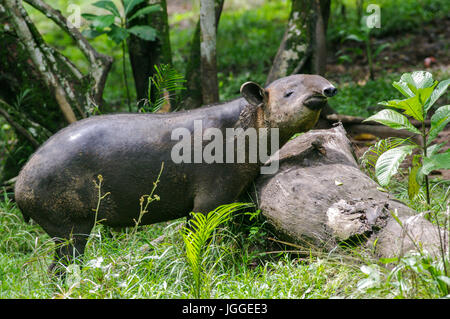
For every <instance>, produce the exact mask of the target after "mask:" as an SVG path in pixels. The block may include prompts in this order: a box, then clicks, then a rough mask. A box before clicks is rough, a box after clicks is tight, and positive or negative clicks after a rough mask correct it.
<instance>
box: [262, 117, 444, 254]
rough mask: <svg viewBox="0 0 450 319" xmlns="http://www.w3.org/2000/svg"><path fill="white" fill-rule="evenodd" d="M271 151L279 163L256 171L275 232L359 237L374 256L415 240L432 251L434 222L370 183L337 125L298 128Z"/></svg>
mask: <svg viewBox="0 0 450 319" xmlns="http://www.w3.org/2000/svg"><path fill="white" fill-rule="evenodd" d="M278 156H279V158H278V160H279V166H280V168H279V171H278V172H277V173H276V174H274V175H261V177H259V178H258V180H257V181H256V190H257V192H258V202H259V206H260V208H261V210H262V213H263V215H264V216H265V217H266V218H267V219H268V221H269V223H270V224H271V225H272V226H273V227H274V229H275V230H276V231H277V233H278V234H279V235H280V236H281V237H282V238H284V239H288V240H291V241H294V242H297V243H301V244H307V245H313V246H314V247H320V248H322V249H326V250H331V249H334V248H335V247H336V246H337V245H340V244H347V245H366V246H368V247H372V248H373V250H372V251H374V253H375V255H376V256H377V257H394V256H399V255H402V254H404V253H406V252H407V251H410V250H412V249H415V248H416V245H420V246H421V247H422V248H423V249H425V250H427V251H428V252H429V253H431V254H433V255H437V254H439V234H438V231H439V230H438V228H437V226H436V225H433V224H432V223H430V222H429V221H428V220H426V219H425V218H424V217H423V216H422V215H421V214H418V213H417V212H415V211H413V210H412V209H410V208H409V207H407V206H406V205H405V204H403V203H401V202H400V201H398V200H396V199H394V198H393V197H392V195H390V194H388V193H385V192H382V191H380V190H379V189H377V186H378V185H377V183H376V182H374V181H373V180H372V179H370V178H369V177H368V176H367V175H366V174H364V173H363V172H362V171H361V170H360V169H359V167H358V163H357V161H356V160H355V158H354V155H353V149H352V146H351V143H350V141H349V140H348V139H347V137H346V131H345V130H344V128H343V127H342V125H340V124H339V125H337V126H336V127H334V128H331V129H327V130H313V131H310V132H308V133H305V134H303V135H300V136H298V137H297V138H295V139H293V140H291V141H289V142H288V143H287V144H286V145H285V146H284V147H283V148H281V149H280V151H279V152H278ZM275 160H277V159H276V157H275V156H272V158H271V159H270V160H269V162H268V163H266V164H269V163H270V161H275ZM392 213H395V214H396V215H397V216H398V220H399V221H400V222H401V224H402V226H400V224H399V222H398V221H396V220H395V218H394V217H393V216H392ZM441 235H442V236H447V234H443V233H442V234H441ZM443 238H448V237H443ZM413 241H414V242H413ZM446 241H447V239H445V240H444V242H446Z"/></svg>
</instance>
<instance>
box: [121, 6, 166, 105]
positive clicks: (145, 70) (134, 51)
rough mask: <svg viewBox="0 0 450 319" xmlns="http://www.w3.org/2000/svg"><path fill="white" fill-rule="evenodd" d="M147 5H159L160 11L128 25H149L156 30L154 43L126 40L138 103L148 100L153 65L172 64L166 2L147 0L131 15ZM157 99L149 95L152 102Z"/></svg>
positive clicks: (137, 39)
mask: <svg viewBox="0 0 450 319" xmlns="http://www.w3.org/2000/svg"><path fill="white" fill-rule="evenodd" d="M149 4H159V5H160V6H161V8H162V10H161V11H159V12H154V13H151V14H148V15H147V16H144V17H141V18H137V19H134V20H133V21H132V22H130V24H129V27H131V26H133V25H150V26H151V27H153V28H155V29H156V30H157V37H156V39H155V40H154V41H146V40H143V39H141V38H138V37H136V36H135V35H131V36H130V38H129V39H128V53H129V56H130V62H131V67H132V70H133V77H134V84H135V87H136V95H137V99H138V101H139V100H141V99H147V98H148V85H149V77H151V76H153V74H154V71H155V68H154V65H160V64H172V53H171V47H170V36H169V23H168V16H167V5H166V0H147V1H145V2H144V3H143V4H141V5H138V6H136V8H135V9H134V10H133V13H134V12H136V11H137V10H139V9H141V8H143V7H145V6H147V5H149ZM153 89H154V88H152V91H153ZM157 98H159V97H156V96H154V94H151V99H152V102H154V101H155V100H156V99H157Z"/></svg>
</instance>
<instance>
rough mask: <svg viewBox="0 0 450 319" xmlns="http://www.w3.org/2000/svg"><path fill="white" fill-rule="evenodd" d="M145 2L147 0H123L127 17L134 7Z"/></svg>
mask: <svg viewBox="0 0 450 319" xmlns="http://www.w3.org/2000/svg"><path fill="white" fill-rule="evenodd" d="M144 1H145V0H123V7H124V10H125V16H126V17H128V14H129V13H130V12H131V11H132V10H133V9H134V7H135V6H137V5H138V4H140V3H142V2H144Z"/></svg>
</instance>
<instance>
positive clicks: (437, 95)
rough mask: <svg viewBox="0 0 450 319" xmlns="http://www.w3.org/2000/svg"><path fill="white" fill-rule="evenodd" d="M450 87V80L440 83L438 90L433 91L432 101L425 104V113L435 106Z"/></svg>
mask: <svg viewBox="0 0 450 319" xmlns="http://www.w3.org/2000/svg"><path fill="white" fill-rule="evenodd" d="M449 85H450V79H447V80H444V81H441V82H439V84H438V85H437V86H436V88H435V89H434V90H433V93H432V94H431V97H430V99H429V100H428V101H427V103H426V104H425V111H428V110H429V109H430V108H431V107H432V106H433V104H434V103H435V102H436V101H437V100H438V99H439V98H440V97H441V95H442V94H444V92H445V91H446V90H447V87H448V86H449Z"/></svg>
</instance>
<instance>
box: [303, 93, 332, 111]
mask: <svg viewBox="0 0 450 319" xmlns="http://www.w3.org/2000/svg"><path fill="white" fill-rule="evenodd" d="M303 104H304V105H305V106H306V107H308V108H310V109H312V110H314V111H316V110H320V109H322V108H323V107H325V105H327V98H326V97H325V96H323V95H311V96H309V97H307V98H306V100H305V102H303Z"/></svg>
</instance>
